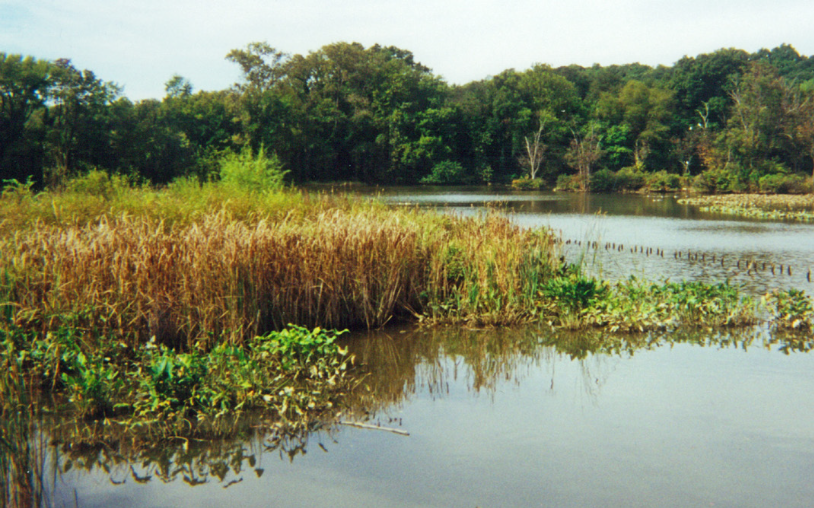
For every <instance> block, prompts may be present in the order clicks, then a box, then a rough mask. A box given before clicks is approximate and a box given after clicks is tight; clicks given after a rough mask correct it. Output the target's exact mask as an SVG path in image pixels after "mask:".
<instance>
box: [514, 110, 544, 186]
mask: <svg viewBox="0 0 814 508" xmlns="http://www.w3.org/2000/svg"><path fill="white" fill-rule="evenodd" d="M546 123H547V122H546V121H544V120H543V119H540V127H539V128H538V129H537V133H536V134H534V137H533V138H532V139H529V137H528V136H525V137H524V139H525V140H526V154H525V155H523V156H522V157H520V161H519V162H520V165H521V166H525V167H527V168H528V171H529V178H531V179H532V180H534V179H535V178H537V172H538V171H539V170H540V165H542V163H543V154H544V153H545V151H546V148H548V147H547V146H546V145H545V144H543V131H544V130H545V124H546Z"/></svg>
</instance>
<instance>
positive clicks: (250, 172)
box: [220, 146, 288, 192]
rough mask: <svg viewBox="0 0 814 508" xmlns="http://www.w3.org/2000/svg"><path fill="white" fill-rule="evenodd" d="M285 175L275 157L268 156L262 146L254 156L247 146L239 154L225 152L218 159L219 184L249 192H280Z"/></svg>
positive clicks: (272, 155)
mask: <svg viewBox="0 0 814 508" xmlns="http://www.w3.org/2000/svg"><path fill="white" fill-rule="evenodd" d="M287 173H288V171H284V170H283V168H282V163H281V162H280V159H279V158H278V157H277V155H276V154H271V155H268V154H267V153H266V151H265V148H263V147H262V146H261V147H260V149H259V150H258V151H257V153H256V154H255V153H254V152H253V151H252V149H251V147H248V146H247V147H245V148H243V150H241V151H240V153H231V152H227V153H226V155H224V156H223V157H222V158H221V159H220V178H221V182H223V183H224V184H225V185H230V186H235V187H239V188H242V189H246V190H250V191H257V192H266V191H277V190H280V189H282V188H283V185H284V183H285V175H286V174H287Z"/></svg>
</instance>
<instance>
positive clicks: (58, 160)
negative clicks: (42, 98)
mask: <svg viewBox="0 0 814 508" xmlns="http://www.w3.org/2000/svg"><path fill="white" fill-rule="evenodd" d="M51 73H52V76H51V79H52V86H51V88H50V90H49V94H48V103H49V107H48V110H47V114H46V115H45V124H46V126H47V127H46V128H47V134H46V139H45V146H46V153H47V154H48V158H49V160H50V164H51V168H50V174H49V179H50V181H51V183H59V182H61V181H62V180H63V179H64V178H65V177H66V176H67V175H68V173H69V172H70V171H71V170H73V169H75V168H76V167H77V164H78V163H79V162H80V161H82V160H83V159H84V160H88V159H92V158H93V155H94V154H93V150H94V148H95V145H97V143H98V141H99V140H100V139H104V137H105V136H104V132H103V131H104V129H100V128H99V127H100V124H101V120H102V118H101V116H102V115H103V114H104V113H105V111H104V110H105V108H106V107H107V106H108V105H109V103H110V102H111V101H112V100H113V99H115V97H116V96H117V95H118V93H119V89H118V87H117V86H116V85H114V84H113V83H106V82H104V81H102V80H100V79H98V78H97V77H96V76H95V75H94V74H93V72H91V71H89V70H84V71H80V70H78V69H76V68H75V67H74V66H73V65H72V64H71V62H70V60H67V59H60V60H57V61H56V62H54V65H53V67H52V70H51Z"/></svg>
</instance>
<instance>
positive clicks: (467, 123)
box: [0, 43, 814, 506]
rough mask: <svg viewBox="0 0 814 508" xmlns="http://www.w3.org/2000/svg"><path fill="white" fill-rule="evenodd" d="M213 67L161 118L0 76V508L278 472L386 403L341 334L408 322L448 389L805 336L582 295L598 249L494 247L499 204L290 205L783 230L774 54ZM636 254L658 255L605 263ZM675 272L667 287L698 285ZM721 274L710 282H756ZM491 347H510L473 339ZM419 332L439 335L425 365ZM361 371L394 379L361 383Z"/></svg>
mask: <svg viewBox="0 0 814 508" xmlns="http://www.w3.org/2000/svg"><path fill="white" fill-rule="evenodd" d="M227 58H228V59H229V60H230V61H232V62H234V63H236V64H237V65H238V66H239V67H240V68H241V70H242V72H243V79H242V81H241V82H240V83H238V84H236V85H235V86H234V87H232V88H230V89H229V90H223V91H217V92H197V93H193V89H192V86H191V84H190V83H188V82H187V81H186V80H185V79H184V78H182V77H180V76H174V77H172V78H171V79H170V80H169V81H168V83H167V87H166V90H167V95H166V97H164V98H163V99H161V100H144V101H139V102H137V103H132V102H130V101H129V100H128V99H127V98H126V97H123V96H122V95H121V91H120V89H119V88H118V87H117V86H116V85H115V84H114V83H112V82H106V81H103V80H101V79H99V78H97V77H96V76H95V75H94V74H93V73H92V72H90V71H87V70H85V71H81V70H79V69H76V68H75V67H74V66H73V65H72V64H71V62H70V61H68V60H57V61H55V62H50V61H45V60H38V59H36V58H33V57H22V56H20V55H7V54H5V53H0V99H2V100H0V120H2V123H0V125H2V127H1V129H2V131H1V132H0V171H2V174H1V175H0V176H2V179H3V181H4V184H3V190H2V197H0V252H2V257H0V320H2V321H0V398H2V415H0V416H2V418H1V419H0V421H1V422H2V425H0V470H1V471H0V494H2V498H0V506H3V505H13V506H19V505H31V504H48V502H49V500H48V496H49V493H48V492H49V487H48V485H47V483H48V478H49V475H51V474H57V473H59V474H67V473H68V472H69V471H70V470H71V469H74V470H87V471H90V470H91V469H93V468H102V469H103V470H105V471H107V472H108V474H110V475H111V476H110V479H111V482H113V483H116V482H123V481H125V479H127V478H129V479H132V481H134V482H135V483H138V484H141V483H147V482H149V480H150V479H151V478H153V477H155V478H158V479H160V480H161V481H162V482H163V481H166V482H172V481H174V480H176V479H179V478H180V479H182V480H183V481H184V482H186V483H187V484H189V485H198V484H202V483H206V481H207V478H210V477H214V478H218V479H219V481H220V482H224V481H227V482H232V481H234V482H238V481H240V480H239V479H238V478H239V474H240V473H241V472H242V471H245V470H247V468H248V469H252V470H253V471H254V474H255V475H256V476H257V477H258V478H259V477H260V476H261V475H262V474H263V469H262V468H261V467H259V466H257V465H256V464H255V462H256V460H257V458H256V456H257V455H259V453H247V452H246V449H245V447H244V446H243V444H240V443H244V442H245V441H246V440H247V439H248V440H249V441H250V442H252V443H253V444H252V445H251V447H250V448H252V447H253V448H252V449H256V450H261V449H263V450H266V451H268V450H273V451H279V452H281V453H284V454H286V455H288V457H289V458H293V457H295V456H297V455H299V454H304V453H305V446H306V444H307V443H308V439H309V436H310V435H313V434H312V433H315V432H316V433H319V432H324V433H325V435H327V436H330V435H332V433H334V432H336V428H337V427H336V426H337V425H338V424H339V423H355V424H359V423H363V422H364V421H367V420H369V419H370V418H371V417H372V415H374V414H376V412H377V411H378V410H379V409H381V408H382V407H384V406H387V405H388V404H392V403H396V404H398V403H399V402H400V401H401V400H402V399H401V398H402V397H403V396H404V389H405V386H407V387H409V386H410V383H414V382H415V380H411V378H410V376H409V375H407V374H409V371H411V370H412V371H416V370H417V369H419V367H418V363H417V362H413V363H410V362H411V361H407V362H406V363H403V364H400V363H399V362H400V361H401V359H400V356H401V354H402V353H404V352H403V351H402V352H401V353H398V354H392V355H391V357H389V358H388V357H387V356H386V355H378V356H375V358H376V359H375V360H372V359H371V358H373V356H370V355H368V353H370V350H366V349H365V345H364V343H363V342H362V343H360V342H358V340H357V339H358V337H359V336H358V335H357V336H356V337H357V338H356V339H346V338H345V337H346V335H345V332H344V331H340V330H344V329H352V330H373V329H380V328H383V327H385V326H387V325H397V324H403V323H411V324H418V325H419V326H420V328H421V330H423V331H422V332H420V333H417V334H416V336H417V335H421V336H422V339H421V340H422V342H420V343H416V344H415V348H417V349H420V348H429V349H428V350H426V351H424V350H422V351H418V352H417V354H418V355H419V356H422V357H423V358H424V359H426V360H427V361H428V362H429V363H428V364H429V365H431V366H432V365H433V364H434V363H433V362H435V363H437V364H439V365H440V364H441V363H443V362H445V361H446V360H444V359H443V358H442V356H443V355H442V354H441V353H440V350H444V351H445V353H444V354H445V355H449V356H450V357H456V358H463V359H464V363H465V365H466V368H467V369H468V372H470V373H471V374H472V375H473V376H474V379H475V381H474V385H475V386H476V387H477V389H480V388H482V387H485V388H489V387H494V386H496V385H497V383H498V382H499V379H500V376H501V375H504V376H510V375H511V373H512V372H514V370H513V369H514V367H513V366H514V364H515V363H518V362H519V363H522V362H524V361H526V360H528V359H529V358H531V359H533V360H534V361H537V360H539V358H540V355H541V354H542V353H540V351H541V349H540V348H543V349H544V350H545V351H547V353H545V354H549V355H565V356H567V357H568V358H570V359H572V360H576V361H582V360H585V359H587V358H591V357H599V356H602V355H610V356H613V355H621V354H623V353H624V354H628V355H630V356H632V355H633V353H634V352H636V351H648V350H650V349H653V348H656V347H657V346H659V345H664V344H666V345H671V346H672V345H677V344H681V345H687V344H693V345H712V346H716V347H721V348H724V347H728V346H729V345H732V344H736V345H738V346H740V347H743V349H746V348H747V347H750V346H751V345H752V344H753V343H758V342H761V341H762V345H763V346H764V347H765V348H766V349H772V350H780V351H782V352H784V353H787V354H791V353H798V352H807V351H809V350H810V349H811V331H812V327H814V309H812V301H811V299H810V297H809V296H808V295H806V294H805V292H804V291H802V290H801V289H799V288H796V287H782V288H773V289H772V290H771V291H766V292H763V293H762V294H754V292H749V291H744V290H743V286H742V285H741V284H738V283H737V282H731V281H730V280H729V274H728V272H727V275H726V276H725V277H720V278H719V279H718V280H692V279H690V280H684V278H683V277H682V280H670V279H669V277H667V278H662V279H661V280H656V281H654V280H648V279H646V278H643V277H634V276H632V273H633V272H632V270H628V272H626V273H625V274H624V276H621V277H616V278H615V279H613V280H611V279H607V278H603V277H601V276H600V275H599V274H596V273H594V272H592V271H591V270H589V269H587V268H588V267H587V261H586V260H587V259H588V258H590V257H591V256H592V255H595V253H596V252H597V251H600V250H601V246H602V245H603V243H604V242H603V241H601V239H600V238H599V237H584V238H580V239H578V240H576V241H575V242H574V243H571V241H570V240H571V238H572V237H571V236H570V235H572V232H571V231H565V232H563V234H565V235H569V238H568V239H566V238H563V236H562V235H561V234H560V233H559V232H555V230H554V229H552V228H550V227H542V226H540V225H539V224H535V225H534V226H533V227H526V226H523V225H522V224H521V223H520V222H521V221H519V220H517V219H518V217H516V216H515V215H513V214H512V212H511V211H510V210H509V207H507V206H506V204H505V203H503V204H497V205H488V206H483V207H480V208H479V209H478V210H477V211H474V212H472V213H437V212H436V211H433V210H427V209H425V208H422V207H419V206H416V205H415V204H411V205H408V206H393V205H392V204H388V203H386V202H384V201H382V200H379V199H376V198H373V199H370V198H369V197H358V196H356V197H355V196H352V195H350V194H345V193H334V192H333V191H326V192H321V193H320V192H309V191H305V190H302V189H297V188H295V187H293V185H291V183H292V182H294V183H297V184H299V183H305V182H330V181H337V180H340V181H354V182H366V183H382V182H387V183H422V184H425V185H434V184H437V185H449V184H456V183H464V184H473V183H482V184H489V185H491V184H493V183H498V184H507V185H508V184H510V183H514V185H515V187H517V188H523V189H536V190H539V189H540V188H542V187H552V186H554V185H556V186H557V187H559V188H560V189H561V190H575V191H580V192H584V191H593V192H612V191H624V192H627V191H646V192H653V193H665V192H674V191H678V190H680V189H686V188H693V189H694V190H696V191H699V192H704V193H707V192H710V193H740V192H746V191H751V192H776V193H792V194H795V195H794V196H788V197H784V198H769V197H754V196H752V195H748V196H747V195H738V196H737V197H722V196H715V199H716V200H717V201H716V202H712V201H705V202H704V203H701V202H699V201H693V203H696V204H700V205H701V206H703V207H707V208H706V210H708V211H717V212H720V213H734V214H740V215H745V216H749V217H760V218H768V219H784V220H785V219H795V220H810V219H811V213H812V208H811V202H810V201H811V200H810V199H809V198H810V196H811V194H805V193H810V192H811V190H812V187H811V186H812V180H811V178H810V176H809V175H810V174H811V173H812V170H814V166H812V164H814V67H812V62H814V60H812V59H810V58H809V57H806V56H801V55H799V54H798V53H797V52H796V50H794V48H792V47H791V46H788V45H783V46H780V47H778V48H775V49H773V50H771V51H769V50H761V51H759V52H757V53H754V54H748V53H746V52H743V51H739V50H735V49H728V50H719V51H717V52H714V53H711V54H705V55H699V56H698V57H697V58H690V57H685V58H683V59H682V60H680V61H679V62H677V63H676V64H675V65H674V66H673V67H671V68H661V67H660V68H656V69H654V68H650V67H647V66H642V65H639V64H631V65H626V66H611V67H607V68H602V67H600V66H595V67H592V68H581V67H577V66H569V67H561V68H557V69H554V68H551V67H549V66H546V65H542V64H538V65H535V66H533V67H532V68H531V69H528V70H526V71H521V72H518V71H515V70H513V69H510V70H506V71H504V72H503V73H500V74H499V75H497V76H493V77H489V78H487V79H484V80H482V81H479V82H473V83H469V84H466V85H463V86H450V85H448V84H446V83H445V82H444V81H443V80H442V79H441V78H440V77H438V76H435V75H433V74H432V72H431V71H430V69H427V68H426V67H424V66H422V65H421V64H420V63H418V62H416V61H415V60H414V58H413V55H412V54H411V53H410V52H409V51H405V50H401V49H399V48H394V47H388V48H383V47H380V46H378V45H377V46H373V47H370V48H364V47H363V46H361V45H359V44H346V43H336V44H331V45H328V46H325V47H323V48H321V49H320V50H318V51H315V52H312V53H309V54H308V55H305V56H303V55H294V56H291V55H287V54H284V53H283V52H280V51H277V50H276V49H274V48H271V47H270V46H269V45H268V44H265V43H254V44H250V45H248V46H247V47H246V48H245V49H240V50H234V51H232V52H230V53H229V55H228V56H227ZM339 76H343V77H342V78H341V79H340V78H339ZM767 112H768V113H767ZM349 188H350V187H349ZM526 194H528V193H526ZM534 194H535V195H542V193H540V192H535V193H534ZM803 196H806V197H803ZM586 199H587V198H586ZM778 199H782V205H778V204H777V203H778ZM716 207H717V208H716ZM778 208H782V210H781V211H778ZM637 213H638V212H637ZM612 245H613V246H614V249H611V250H616V244H615V243H613V244H612ZM574 247H577V249H578V250H579V252H577V253H576V255H574V254H573V252H571V251H572V250H573V249H574ZM653 247H655V253H656V256H658V257H664V249H663V247H662V248H661V249H659V248H658V247H656V246H647V247H646V248H645V247H639V246H636V247H634V244H633V243H632V242H629V243H628V250H629V251H630V252H632V253H633V254H636V255H639V254H643V253H644V252H646V253H647V254H646V255H647V256H650V254H651V251H652V248H653ZM684 248H685V246H676V247H675V249H674V250H673V253H674V255H675V256H676V260H678V259H680V257H679V256H680V253H681V252H682V249H684ZM700 248H701V249H702V248H704V247H703V246H701V247H700ZM634 249H635V250H634ZM640 249H641V250H640ZM605 250H606V251H607V250H609V249H608V246H607V244H606V245H605ZM624 250H625V249H624V248H623V247H622V246H621V243H620V244H619V249H618V251H620V252H622V251H624ZM696 250H697V251H696V252H695V253H694V256H695V257H694V258H693V257H692V256H691V255H690V253H689V252H688V254H687V256H686V258H687V261H688V262H689V261H692V262H693V263H695V264H696V265H698V266H700V267H701V268H700V269H701V270H707V268H708V267H707V266H706V265H705V263H706V257H705V254H704V253H703V252H699V251H698V248H696ZM699 253H700V254H701V260H700V261H701V262H700V263H698V255H699ZM718 255H719V256H720V257H719V258H718V259H719V262H720V266H721V268H722V269H723V267H724V263H723V255H722V254H718ZM747 256H748V257H747V258H746V259H745V260H744V262H743V267H742V266H741V260H740V259H738V260H737V265H736V268H737V272H733V275H734V276H737V275H742V273H745V274H746V276H747V277H755V276H756V275H761V276H762V275H763V274H765V273H766V272H767V271H768V270H771V274H772V275H773V276H774V275H775V267H774V264H773V263H772V262H771V261H768V264H767V262H766V261H760V260H759V257H757V256H755V254H754V253H751V252H750V253H748V254H747ZM758 256H759V253H758ZM654 257H655V256H654ZM668 257H669V256H668ZM710 259H712V262H714V261H715V259H716V258H715V257H714V255H713V256H710ZM782 263H783V264H779V275H778V276H782V275H783V273H784V265H785V273H786V274H787V275H786V276H787V277H789V278H790V277H791V276H792V271H791V265H790V264H789V262H788V261H785V260H784V261H782ZM759 266H761V267H762V272H760V274H759V271H758V267H759ZM767 266H768V267H769V268H768V269H767ZM628 268H629V267H628ZM715 268H716V269H717V268H718V267H717V264H716V265H715ZM731 269H732V270H735V268H734V267H733V268H731ZM803 269H804V268H803ZM803 269H800V270H803ZM710 271H711V270H710ZM795 271H796V272H797V273H796V276H797V277H798V278H800V277H802V275H800V273H805V272H801V271H798V267H797V265H795ZM741 272H742V273H741ZM806 277H807V281H808V282H809V283H810V282H811V275H810V267H809V268H808V273H807V275H806ZM447 325H451V326H447ZM510 326H511V327H520V326H524V327H528V326H531V327H532V328H528V329H531V330H534V331H533V332H530V333H526V332H523V333H519V334H518V336H513V337H511V338H506V336H505V335H503V334H502V332H495V331H494V330H496V329H499V328H501V327H510ZM444 327H445V328H444ZM442 329H445V330H447V331H446V332H443V333H447V334H451V335H453V336H454V337H453V338H452V339H449V338H447V339H444V341H443V346H439V344H440V342H438V341H434V339H433V336H432V333H433V331H432V330H442ZM524 329H526V328H524ZM450 330H453V331H452V332H450ZM473 330H492V332H490V335H489V336H488V337H487V336H484V337H481V336H479V335H478V333H481V332H475V331H473ZM732 330H739V333H741V334H742V335H738V337H739V338H733V336H732V335H730V332H731V331H732ZM755 330H759V331H757V332H755ZM439 333H441V332H439ZM750 333H752V334H754V336H755V337H759V339H753V338H750V337H752V336H750V335H749V334H750ZM422 334H429V335H430V337H429V338H427V337H426V336H425V335H422ZM407 335H408V338H411V337H413V334H411V333H408V334H407ZM744 337H745V338H744ZM385 343H386V342H385ZM402 347H403V346H402ZM409 347H410V346H407V348H409ZM433 348H435V350H433ZM545 348H548V349H545ZM390 352H391V353H392V351H390ZM411 358H412V357H411ZM388 362H395V363H396V364H397V365H395V366H394V368H395V369H403V372H402V374H404V375H396V376H392V377H391V378H383V377H381V376H376V372H375V370H376V369H377V368H379V367H382V368H383V367H388V368H389V367H391V365H389V364H388ZM377 364H381V365H377ZM421 365H425V364H424V363H421ZM421 368H424V367H421ZM456 368H457V364H456ZM430 370H431V371H432V367H430ZM429 374H430V377H431V378H432V379H435V380H438V379H441V378H442V377H443V376H442V375H441V374H444V373H441V374H439V372H438V371H432V372H430V373H429ZM444 375H446V374H444ZM433 376H435V377H433ZM428 386H430V387H431V389H430V391H431V393H432V390H435V391H436V393H437V392H438V391H443V389H444V387H443V385H442V384H440V383H439V384H433V383H432V382H431V383H429V385H428ZM552 386H553V382H552ZM447 389H448V388H447ZM385 423H388V424H389V423H393V420H392V419H390V420H388V421H387V422H385ZM204 442H207V443H208V444H207V445H206V446H204V445H203V444H201V443H204ZM199 445H200V446H199ZM320 446H321V447H322V448H323V449H324V446H323V445H322V443H321V442H320ZM48 461H51V462H48ZM135 463H140V464H141V466H140V467H137V466H135V465H134V464H135ZM49 468H50V469H49ZM46 471H50V473H46ZM230 471H231V473H230ZM112 472H113V473H112ZM230 475H231V476H230ZM229 478H231V479H229ZM240 478H242V477H240ZM230 485H232V483H228V484H227V485H226V486H230ZM50 488H54V487H53V485H52V486H51V487H50Z"/></svg>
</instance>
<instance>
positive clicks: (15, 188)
mask: <svg viewBox="0 0 814 508" xmlns="http://www.w3.org/2000/svg"><path fill="white" fill-rule="evenodd" d="M32 187H34V182H33V181H32V180H31V176H29V177H28V179H27V180H26V181H25V183H21V182H18V181H17V180H16V179H14V178H12V179H9V180H3V192H2V193H0V196H2V198H3V199H7V200H9V201H13V202H14V203H16V204H18V205H19V204H22V203H23V202H24V201H28V200H30V199H31V198H32V197H33V196H34V193H33V191H32Z"/></svg>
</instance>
